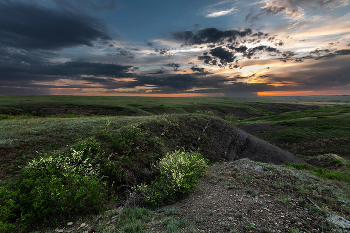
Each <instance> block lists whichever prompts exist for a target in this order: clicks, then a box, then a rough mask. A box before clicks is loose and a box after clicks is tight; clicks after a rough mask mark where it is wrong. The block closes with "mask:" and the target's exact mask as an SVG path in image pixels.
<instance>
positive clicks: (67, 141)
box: [0, 96, 350, 232]
mask: <svg viewBox="0 0 350 233" xmlns="http://www.w3.org/2000/svg"><path fill="white" fill-rule="evenodd" d="M335 103H336V104H335ZM349 103H350V96H328V97H327V96H319V97H317V96H314V97H275V98H267V97H266V98H259V99H233V98H152V97H147V98H146V97H85V96H84V97H83V96H0V132H1V134H0V194H1V195H2V196H3V199H0V204H1V205H0V232H2V230H3V231H5V232H6V231H8V232H11V231H18V232H21V231H22V232H26V231H27V230H28V229H33V228H35V227H37V225H36V222H38V221H40V222H42V223H43V224H44V225H45V224H46V225H47V224H48V225H49V226H50V224H51V225H52V224H53V225H55V224H59V223H60V222H61V221H63V220H67V219H70V218H72V216H80V215H86V214H92V213H97V212H98V211H99V208H102V207H101V206H97V203H95V202H94V201H92V200H98V201H99V203H102V204H107V203H111V202H113V201H115V200H116V199H118V197H120V195H123V192H124V191H125V190H126V188H130V187H132V186H135V185H138V184H141V183H145V182H146V183H147V184H149V186H147V188H146V186H145V187H143V188H145V189H147V190H148V191H147V192H148V193H151V192H153V191H154V189H155V188H154V187H158V186H159V187H163V185H162V184H163V183H162V182H165V183H166V182H167V181H164V180H162V179H163V178H161V176H159V170H157V169H155V167H154V164H157V163H158V162H159V161H160V160H162V159H163V158H166V156H167V154H168V153H173V152H174V151H177V152H175V154H176V153H182V152H186V153H197V152H198V153H202V154H203V156H204V158H203V159H206V161H207V162H209V164H210V163H215V162H220V161H221V160H223V158H220V157H216V156H213V155H212V154H211V155H208V154H206V151H209V150H210V148H206V143H205V140H206V133H207V132H205V133H204V131H205V129H207V126H208V124H209V122H211V124H213V125H216V126H219V125H220V124H231V125H235V126H238V127H242V126H245V125H251V124H257V123H271V124H272V125H273V126H277V125H282V126H285V128H284V129H283V130H278V131H257V132H253V133H252V134H253V135H255V136H256V137H258V138H260V139H263V140H265V141H267V142H269V143H270V144H272V145H275V146H278V147H281V148H282V149H285V150H287V151H290V152H291V153H293V154H294V155H296V156H298V157H300V158H302V159H304V160H305V161H307V162H309V163H310V164H312V165H315V166H318V167H319V169H321V170H317V169H318V168H316V167H313V166H309V167H308V166H304V167H300V166H299V167H298V166H294V165H290V166H294V167H295V168H297V169H303V170H309V171H310V172H313V173H314V174H316V175H319V176H321V177H322V176H324V177H323V178H327V179H331V178H332V177H333V178H334V179H337V180H339V181H344V182H345V183H349V181H350V179H349V169H350V166H349V163H348V162H347V159H350V120H349V119H350V104H349ZM209 128H210V127H209ZM209 128H208V130H209ZM210 130H215V127H214V126H212V127H211V128H210ZM208 133H210V132H208ZM199 140H201V141H199ZM180 151H182V152H180ZM324 154H336V155H338V156H340V157H331V160H329V158H330V157H327V158H326V157H320V155H324ZM191 156H192V155H191ZM193 156H194V155H193ZM70 158H74V159H75V160H74V161H73V160H71V159H70ZM189 158H190V157H189ZM327 159H328V160H327ZM199 160H200V159H198V161H199ZM203 161H204V160H203ZM185 163H190V162H185ZM28 164H29V165H28ZM62 164H64V166H63V165H62ZM61 165H62V166H63V167H60V166H61ZM65 166H66V167H68V168H69V169H68V168H67V169H68V170H67V171H66V172H62V169H63V170H64V169H66V168H64V167H65ZM203 166H204V165H203ZM324 168H327V169H329V170H327V172H325V170H322V169H324ZM176 169H178V168H176ZM198 169H199V168H198ZM72 171H73V172H72ZM199 171H201V170H200V169H199V170H198V174H201V172H199ZM325 174H326V175H325ZM157 177H158V178H157ZM196 177H197V176H196ZM197 178H198V177H197ZM39 181H40V182H41V183H38V182H39ZM54 181H55V182H56V185H61V184H62V187H63V186H65V185H69V188H68V191H67V190H65V191H64V192H66V193H68V194H69V193H70V192H71V191H72V190H75V189H77V190H80V191H79V192H81V195H82V196H83V197H84V198H85V199H83V200H85V202H82V203H80V204H79V203H76V206H75V205H74V206H73V207H72V208H67V207H65V206H66V205H71V203H72V202H74V201H72V200H73V199H74V198H77V197H73V196H74V195H75V194H74V195H73V194H71V195H73V196H69V195H68V194H67V195H68V196H65V197H64V198H66V199H64V198H63V197H62V198H63V199H62V198H61V199H59V200H61V201H62V200H65V201H66V203H60V205H61V208H62V212H55V211H56V210H53V209H52V208H53V207H52V206H55V205H58V204H57V203H56V201H57V199H55V198H54V197H52V199H48V200H45V201H42V202H40V200H38V199H36V196H35V195H39V194H40V193H41V194H42V195H44V194H45V195H49V194H48V193H46V192H51V194H50V195H53V193H55V195H58V196H59V195H62V192H63V190H60V189H57V188H56V187H55V186H54V185H53V184H55V182H54ZM62 182H63V183H62ZM46 183H47V186H45V185H46ZM50 183H51V184H52V186H50V185H48V184H50ZM194 183H195V181H194V180H192V178H188V183H186V184H183V185H184V186H183V187H192V185H193V184H194ZM78 184H79V185H78ZM41 185H42V186H41ZM152 185H153V186H152ZM30 187H31V188H33V189H31V188H30ZM35 187H42V189H40V190H37V189H38V188H35ZM135 187H136V186H135ZM152 187H153V188H152ZM87 189H93V190H96V193H92V194H91V195H90V194H89V195H90V196H89V195H88V194H87V193H86V190H87ZM139 189H140V190H141V189H142V188H139ZM33 190H36V191H35V192H34V191H33ZM50 190H51V191H50ZM152 190H153V191H152ZM74 192H78V191H76V190H75V191H74ZM79 192H78V193H79ZM97 192H98V193H97ZM164 192H167V193H169V191H167V190H165V191H164ZM187 192H188V189H185V188H183V189H182V188H180V189H179V191H178V192H177V193H173V194H171V195H172V196H171V198H172V200H173V201H176V200H178V199H179V198H180V197H182V195H183V194H185V193H187ZM28 193H32V194H33V195H32V196H30V195H29V194H28ZM34 193H35V195H34ZM28 195H29V196H28ZM84 195H85V196H84ZM152 195H153V196H152ZM152 195H151V196H150V198H151V197H152V198H153V199H152V198H151V199H150V200H152V202H151V201H150V203H153V205H154V206H157V205H158V204H159V203H158V202H159V201H160V200H164V197H163V196H162V195H163V194H156V193H153V194H152ZM157 195H160V196H157ZM169 195H170V194H169ZM4 198H5V199H4ZM72 198H73V199H72ZM162 198H163V199H162ZM167 198H169V197H167ZM92 202H93V203H92ZM91 203H92V204H91ZM94 203H95V204H94ZM90 204H91V206H90V207H91V209H90V210H91V211H87V212H86V210H85V208H84V205H90ZM79 205H80V206H79ZM45 213H47V214H45ZM52 215H62V216H61V217H62V218H58V219H55V221H53V220H52ZM11 224H12V225H11ZM46 225H45V226H46Z"/></svg>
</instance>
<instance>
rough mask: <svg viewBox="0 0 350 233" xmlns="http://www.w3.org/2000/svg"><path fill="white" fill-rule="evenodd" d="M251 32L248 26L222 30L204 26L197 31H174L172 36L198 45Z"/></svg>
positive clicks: (228, 39) (242, 35)
mask: <svg viewBox="0 0 350 233" xmlns="http://www.w3.org/2000/svg"><path fill="white" fill-rule="evenodd" d="M251 34H252V30H251V29H250V28H247V29H244V30H227V31H222V30H219V29H216V28H204V29H201V30H198V31H197V32H195V33H194V32H192V31H183V32H175V33H173V36H174V38H175V39H176V40H179V41H183V42H184V43H185V44H186V45H200V44H210V43H222V42H224V41H225V40H226V41H228V42H232V41H235V40H236V39H237V38H241V37H245V36H248V35H251Z"/></svg>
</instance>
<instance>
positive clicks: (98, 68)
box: [46, 61, 133, 78]
mask: <svg viewBox="0 0 350 233" xmlns="http://www.w3.org/2000/svg"><path fill="white" fill-rule="evenodd" d="M131 68H132V66H123V65H117V64H106V63H93V62H86V61H71V62H65V63H63V64H60V65H55V66H48V67H47V68H46V70H47V72H46V74H52V75H60V76H68V77H75V76H81V75H91V76H105V77H114V78H124V77H132V76H133V74H132V73H128V71H129V70H130V69H131Z"/></svg>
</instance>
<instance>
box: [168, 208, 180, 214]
mask: <svg viewBox="0 0 350 233" xmlns="http://www.w3.org/2000/svg"><path fill="white" fill-rule="evenodd" d="M177 213H178V210H177V209H175V208H172V209H167V210H166V214H167V215H175V214H177Z"/></svg>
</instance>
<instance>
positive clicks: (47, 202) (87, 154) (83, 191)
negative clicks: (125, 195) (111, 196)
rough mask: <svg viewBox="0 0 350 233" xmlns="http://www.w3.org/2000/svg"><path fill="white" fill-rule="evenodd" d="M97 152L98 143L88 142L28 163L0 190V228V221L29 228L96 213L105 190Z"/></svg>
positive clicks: (102, 201) (103, 197)
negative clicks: (66, 151) (91, 212)
mask: <svg viewBox="0 0 350 233" xmlns="http://www.w3.org/2000/svg"><path fill="white" fill-rule="evenodd" d="M100 151H101V150H100V146H99V143H97V142H96V141H95V140H93V139H88V140H86V141H83V142H81V143H80V144H78V145H77V146H75V147H73V148H72V149H71V150H70V151H69V153H67V154H58V155H51V156H45V157H42V158H40V159H38V160H33V161H32V162H30V163H29V164H28V165H27V166H26V167H25V168H24V169H23V172H22V173H21V174H20V175H19V176H18V177H17V179H16V180H15V181H14V182H12V183H10V184H9V185H7V186H6V187H1V189H0V194H1V195H0V206H1V208H0V226H1V221H2V224H4V223H6V222H10V223H16V225H22V226H23V227H28V226H30V225H32V224H33V223H38V222H40V223H45V222H48V221H51V220H52V219H54V218H61V220H62V219H64V218H67V217H69V216H72V215H74V214H77V213H83V212H86V210H89V211H94V210H97V209H96V208H97V207H98V206H99V205H101V204H102V203H104V202H105V201H106V199H107V191H108V190H107V185H106V182H104V181H103V180H102V179H103V176H102V175H101V172H100V171H101V169H100V164H99V163H98V162H99V160H100V159H99V157H100V156H99V153H100ZM95 153H97V154H95ZM5 226H6V225H5Z"/></svg>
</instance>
